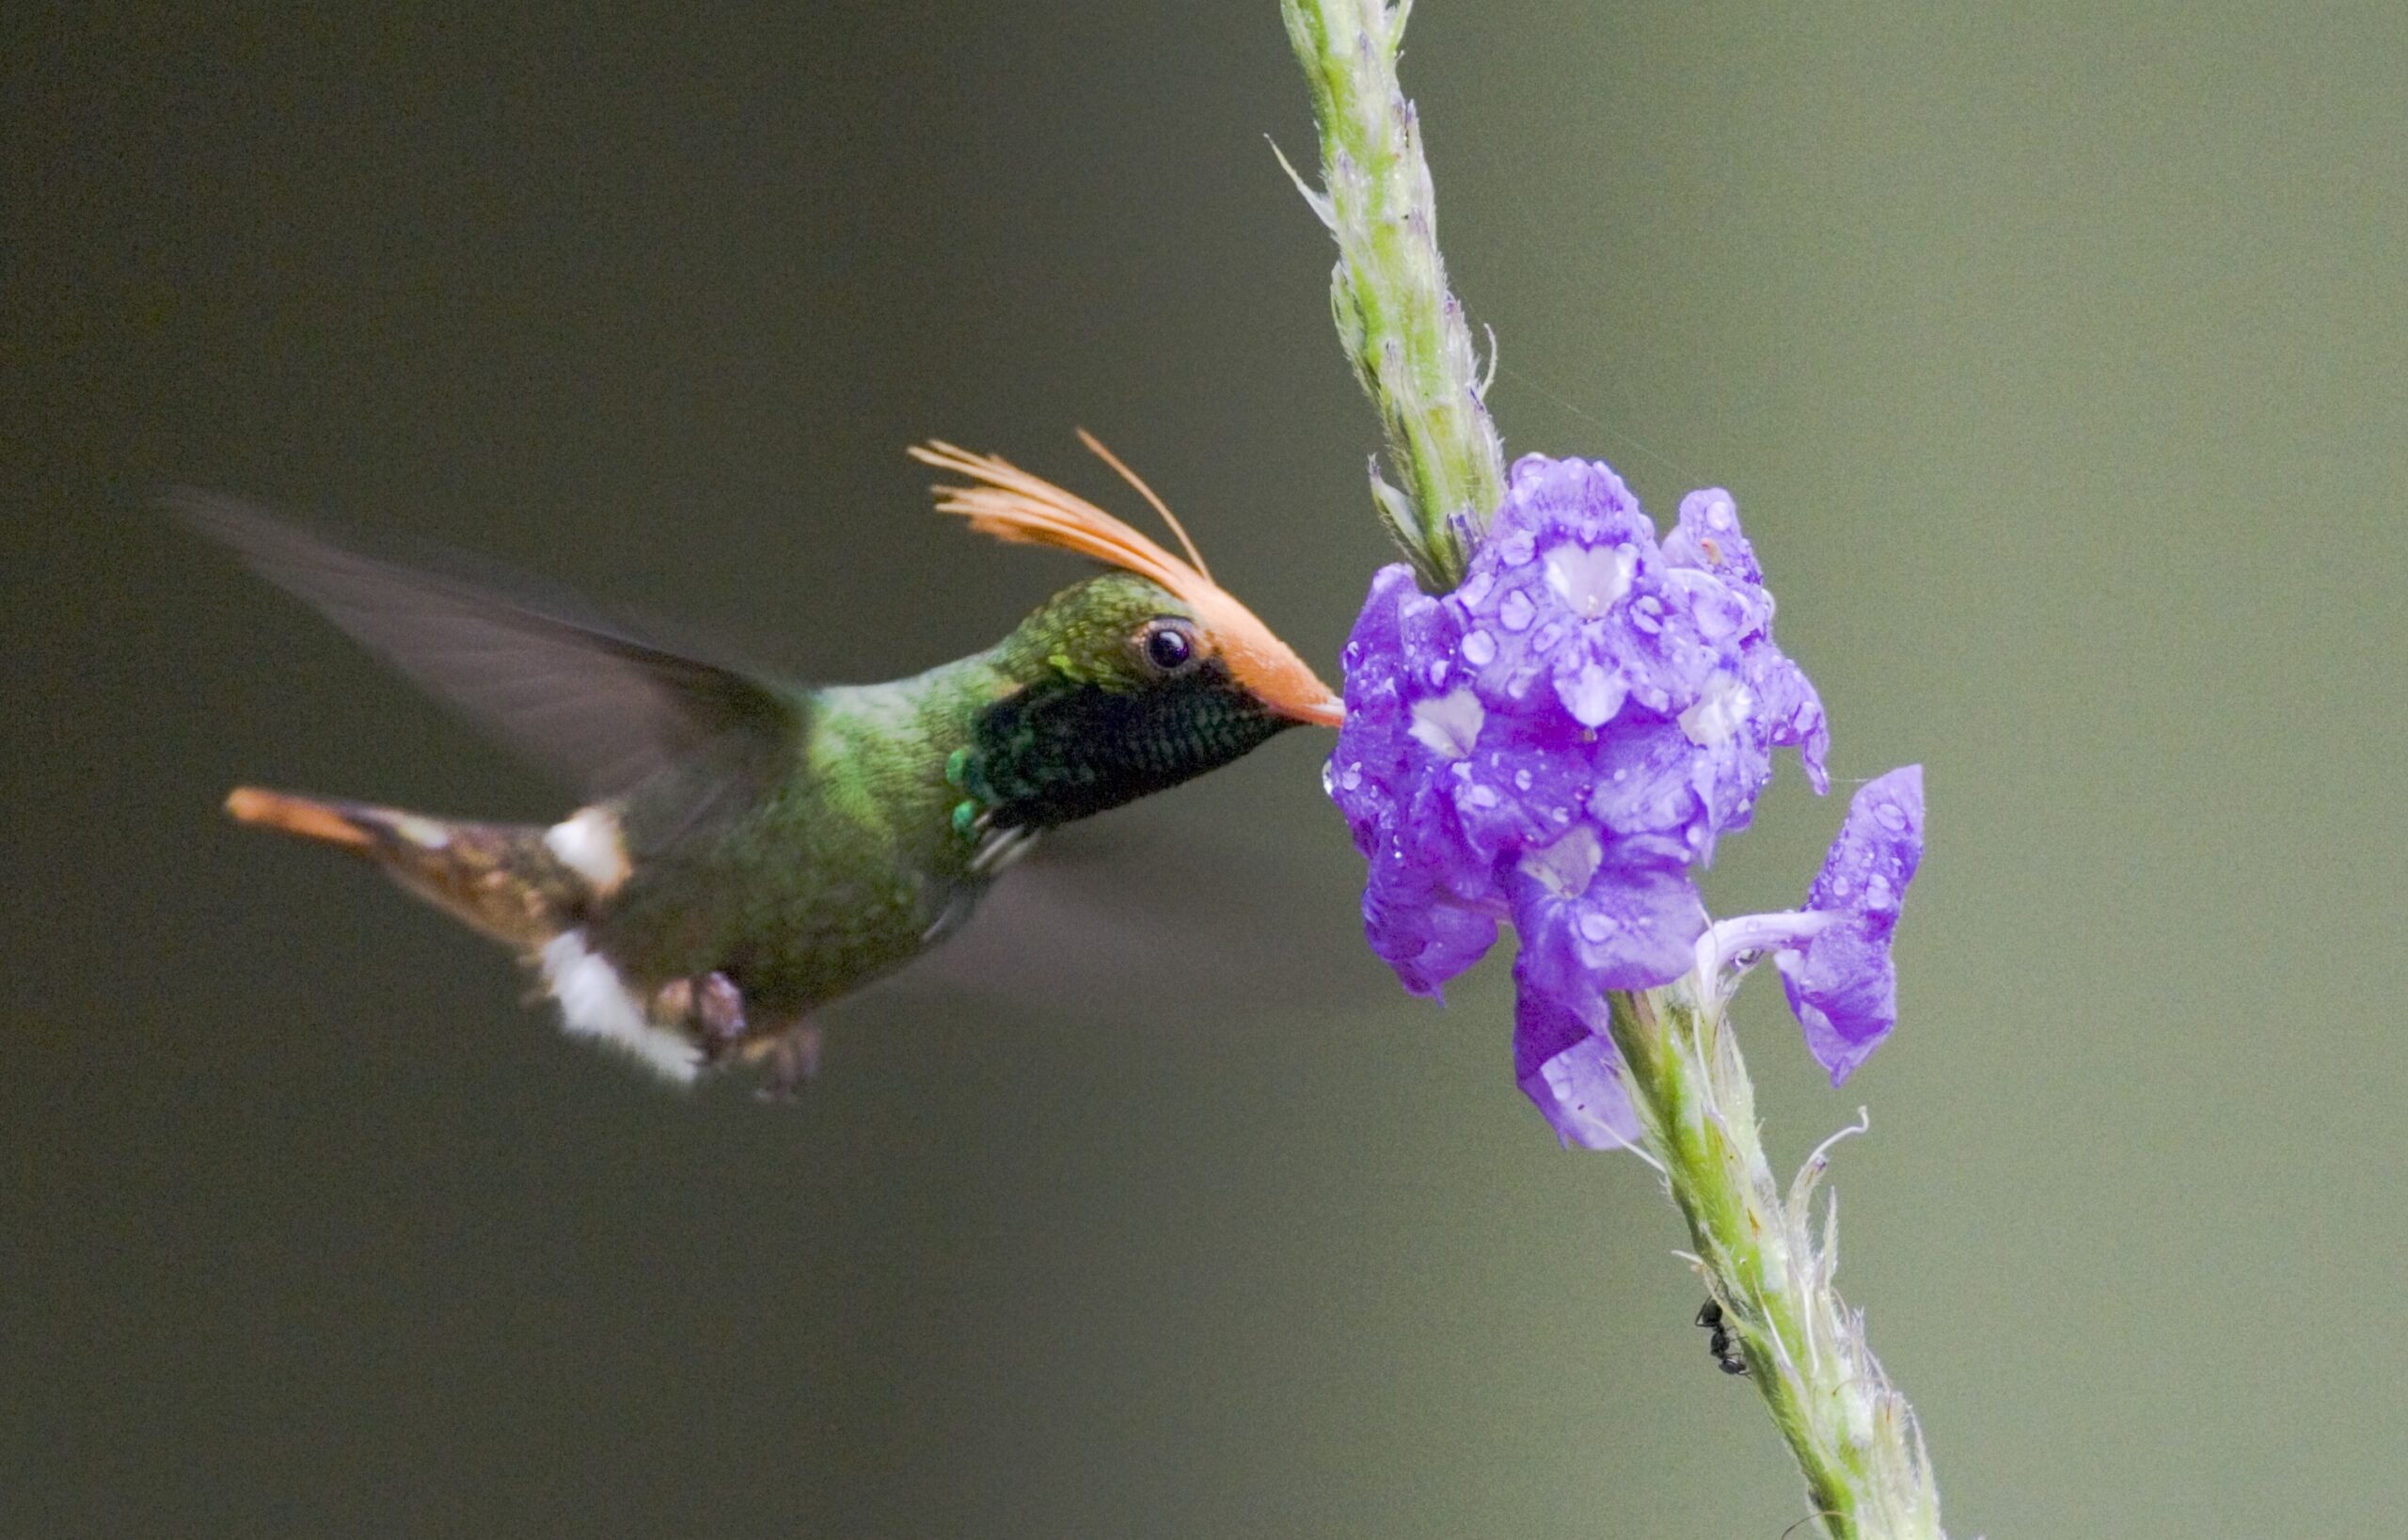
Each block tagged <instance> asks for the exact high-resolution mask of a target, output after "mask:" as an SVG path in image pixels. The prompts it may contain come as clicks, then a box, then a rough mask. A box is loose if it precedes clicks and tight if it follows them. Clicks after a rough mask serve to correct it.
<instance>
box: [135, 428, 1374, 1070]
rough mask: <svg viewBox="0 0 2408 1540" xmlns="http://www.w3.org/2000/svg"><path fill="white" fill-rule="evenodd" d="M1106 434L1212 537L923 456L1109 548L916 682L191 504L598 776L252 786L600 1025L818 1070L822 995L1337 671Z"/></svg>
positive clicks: (611, 1039)
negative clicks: (1232, 571)
mask: <svg viewBox="0 0 2408 1540" xmlns="http://www.w3.org/2000/svg"><path fill="white" fill-rule="evenodd" d="M1080 437H1081V438H1082V439H1083V440H1084V441H1085V443H1086V445H1087V447H1088V448H1089V449H1090V450H1092V451H1093V452H1095V453H1097V454H1098V455H1099V456H1101V458H1102V459H1103V460H1104V461H1105V463H1106V464H1108V465H1110V466H1111V467H1112V468H1113V469H1115V470H1116V471H1117V472H1118V473H1119V474H1120V475H1121V476H1123V477H1124V478H1126V479H1127V480H1128V482H1129V483H1130V484H1131V485H1132V486H1133V487H1135V488H1136V490H1137V491H1138V492H1139V494H1140V495H1142V496H1143V497H1144V498H1145V500H1147V501H1148V502H1149V504H1150V505H1151V506H1152V507H1153V508H1154V509H1155V510H1156V511H1157V512H1158V513H1160V514H1161V515H1162V516H1163V518H1164V522H1165V523H1167V524H1168V525H1169V527H1170V529H1171V531H1172V532H1174V533H1175V534H1176V535H1177V536H1178V538H1179V542H1180V546H1181V548H1183V549H1184V551H1185V552H1186V555H1185V557H1184V559H1182V558H1181V557H1179V556H1175V555H1173V554H1171V553H1170V552H1169V551H1167V550H1165V549H1164V548H1162V547H1161V546H1159V545H1157V544H1156V543H1155V542H1153V541H1152V540H1150V539H1149V538H1148V537H1147V536H1145V535H1143V534H1141V533H1139V532H1137V531H1136V530H1134V529H1133V528H1131V527H1130V526H1129V525H1127V524H1125V523H1123V522H1122V521H1121V520H1119V519H1117V518H1116V517H1114V516H1112V515H1110V514H1107V513H1105V512H1104V511H1103V510H1102V509H1101V508H1098V507H1096V506H1095V505H1094V504H1092V503H1090V502H1087V501H1086V500H1084V499H1082V498H1079V497H1077V496H1075V495H1073V494H1072V493H1069V492H1068V491H1065V490H1064V489H1062V488H1061V487H1058V486H1055V485H1054V484H1052V483H1050V482H1047V481H1044V480H1042V479H1041V478H1039V477H1037V476H1035V475H1032V474H1030V473H1029V472H1027V471H1024V470H1022V469H1021V468H1018V467H1017V466H1014V465H1012V464H1011V463H1010V462H1008V461H1006V460H1004V459H1001V458H999V457H996V456H993V455H986V454H974V453H971V452H967V451H964V450H960V449H957V448H955V447H954V446H953V445H950V444H947V443H943V442H942V441H933V440H932V441H931V442H929V443H927V444H926V445H917V446H913V448H912V449H911V453H912V454H913V455H914V456H915V457H916V458H918V459H920V460H921V461H923V462H925V463H927V464H928V465H931V466H934V467H936V468H939V469H941V470H945V471H949V472H952V473H955V474H957V475H958V476H961V477H964V478H966V479H967V482H968V484H948V485H940V486H938V487H936V488H935V489H934V490H935V491H936V493H937V496H938V501H937V506H938V508H939V509H940V510H941V511H943V512H945V513H950V514H958V515H960V516H964V517H966V518H967V519H968V520H969V522H970V525H971V527H972V528H973V529H974V530H977V531H980V532H985V533H988V534H991V535H995V536H997V537H1000V538H1002V539H1004V540H1006V541H1014V542H1022V543H1029V544H1037V545H1045V546H1053V547H1057V548H1064V549H1068V550H1071V551H1075V552H1078V553H1081V554H1083V555H1086V556H1089V557H1092V558H1095V559H1097V560H1098V561H1100V562H1101V563H1102V564H1104V566H1105V568H1106V570H1104V571H1103V572H1101V573H1099V574H1097V575H1096V576H1093V577H1090V578H1088V579H1085V580H1084V581H1081V582H1078V583H1074V584H1072V585H1071V586H1069V587H1068V588H1065V589H1063V590H1062V591H1061V592H1059V593H1057V594H1055V595H1053V596H1052V597H1051V598H1049V599H1047V600H1046V601H1045V602H1044V603H1042V604H1040V605H1038V607H1037V609H1036V610H1034V611H1031V612H1030V613H1029V615H1028V617H1027V618H1026V619H1025V620H1023V621H1022V622H1021V624H1020V625H1019V626H1018V627H1015V628H1014V629H1013V631H1012V632H1011V634H1010V635H1008V636H1006V637H1005V638H1004V639H1003V640H1002V641H1001V642H998V643H995V644H994V645H993V646H991V647H989V648H987V649H986V650H985V651H983V652H977V653H973V654H972V655H971V656H969V657H967V658H963V659H958V661H955V662H950V663H945V664H943V665H941V666H939V667H937V668H933V669H930V670H928V671H927V673H924V674H919V675H912V676H911V677H910V678H905V679H897V680H894V681H891V682H889V683H885V684H874V685H839V686H824V687H819V688H806V687H803V686H800V685H797V684H793V683H789V682H786V681H784V680H782V679H779V678H776V677H773V676H771V675H766V674H764V673H761V672H758V671H755V670H753V669H749V668H743V667H737V666H732V665H730V664H728V663H726V662H722V661H718V660H713V659H704V658H700V657H695V656H692V655H690V654H689V653H687V652H684V651H672V650H670V649H668V648H666V647H663V646H660V645H657V644H656V643H653V642H650V641H647V640H644V639H642V638H640V637H638V636H636V635H634V634H632V633H631V632H629V631H628V630H626V629H625V628H623V627H617V626H615V625H611V624H609V623H606V622H603V621H601V620H599V619H597V618H595V617H594V616H592V615H591V614H588V613H586V612H584V611H582V610H581V608H579V607H578V606H576V605H574V604H572V603H569V602H566V601H554V600H549V599H547V600H542V601H536V600H531V599H528V598H524V597H520V596H515V595H508V594H504V593H501V592H497V591H495V590H493V589H491V588H489V587H486V586H484V585H482V584H479V583H476V582H472V581H468V580H464V579H458V578H454V577H452V576H448V575H444V574H440V573H436V572H429V571H422V570H419V569H416V568H413V567H410V566H405V565H402V564H396V563H393V562H390V561H387V560H385V559H382V558H379V557H373V556H369V555H366V554H363V553H361V552H359V551H356V550H354V549H352V548H348V547H345V546H342V545H340V544H337V543H336V542H334V541H331V540H329V539H327V538H325V536H323V535H321V534H318V533H316V532H311V531H309V530H306V529H304V528H301V527H299V526H297V525H294V524H292V523H290V522H287V521H286V520H284V519H282V518H279V517H277V516H274V515H272V514H269V513H266V512H264V511H263V510H261V509H259V508H257V507H254V506H251V505H249V504H246V503H243V502H239V501H234V500H227V499H221V498H215V497H209V496H204V495H198V494H191V493H183V494H178V495H176V496H175V497H173V498H172V499H171V500H170V506H171V507H172V508H173V510H174V511H175V512H176V513H177V514H178V515H180V516H181V517H182V519H183V520H184V522H186V523H187V524H189V525H190V526H192V527H193V528H195V529H196V530H198V531H200V532H203V533H206V534H208V535H211V536H214V537H215V538H216V539H218V540H221V541H223V542H224V543H226V544H227V545H228V546H230V547H231V548H233V550H234V551H235V553H236V554H237V555H238V556H239V557H240V558H241V559H242V560H243V561H244V562H245V564H247V565H248V566H250V567H251V568H252V569H253V570H254V571H256V572H257V573H259V574H260V575H261V576H262V577H265V578H266V579H269V580H270V581H272V582H274V583H276V584H277V585H278V586H280V587H282V588H284V589H286V590H287V591H289V592H291V593H292V594H293V595H296V596H297V597H299V598H301V599H303V600H305V601H307V602H308V603H309V604H310V605H311V606H313V607H314V608H316V609H317V610H318V611H321V612H322V613H323V614H324V615H325V617H326V618H327V619H328V620H330V621H332V622H333V623H334V624H335V625H336V626H338V627H341V628H342V629H343V630H345V631H347V632H349V633H350V634H351V635H352V636H353V637H354V638H355V639H356V640H357V641H359V642H361V643H365V644H367V645H368V646H369V647H371V648H372V649H374V650H375V651H377V652H379V653H382V654H383V655H384V656H385V657H386V658H387V659H388V661H390V662H391V663H393V664H394V665H396V666H397V667H398V668H400V669H401V670H402V671H403V672H404V674H407V675H410V676H411V677H412V678H414V679H415V680H416V681H417V682H418V683H419V684H420V685H421V686H423V687H425V688H427V689H429V690H430V691H432V692H434V693H436V694H437V695H439V696H442V697H445V698H447V699H448V700H449V701H450V702H451V703H452V704H453V705H454V706H459V707H461V708H462V709H464V710H465V711H466V712H467V714H468V715H469V716H471V717H472V718H475V719H477V720H478V721H480V722H482V724H483V725H484V726H485V727H487V728H488V729H489V730H491V731H493V732H495V733H496V734H497V735H498V736H499V737H500V738H503V739H504V740H506V741H508V742H510V743H512V744H514V745H515V746H516V747H518V748H519V749H521V750H523V751H526V752H529V753H531V754H532V755H533V756H534V757H536V758H537V759H538V760H540V761H542V762H545V763H547V765H549V766H550V767H551V768H552V769H554V770H557V771H561V772H564V773H565V774H566V776H567V777H568V778H569V779H570V780H571V781H572V782H573V784H575V785H577V786H578V787H579V788H580V789H581V791H582V792H583V794H584V795H585V797H586V799H587V800H586V801H585V802H583V803H582V804H581V805H579V806H578V807H577V808H575V809H574V810H573V811H571V812H570V813H569V814H568V815H567V816H566V817H565V818H562V819H561V820H559V821H558V822H555V823H552V824H548V825H538V824H514V823H493V822H478V821H472V820H467V819H459V818H435V817H429V816H427V815H424V814H420V813H413V812H406V811H404V810H401V809H397V808H389V807H380V806H374V805H371V804H368V803H364V802H347V801H337V800H331V799H320V798H313V797H301V796H294V795H292V794H290V793H286V792H280V791H270V790H265V789H262V788H260V787H256V786H241V787H237V788H236V789H235V790H234V791H233V792H232V793H231V794H230V796H229V797H228V798H227V801H226V807H227V810H228V812H230V814H231V815H232V816H233V817H234V818H237V819H238V820H240V821H242V822H244V823H247V824H256V825H259V826H261V827H264V828H269V829H276V830H280V831H282V832H284V833H287V834H297V835H302V836H305V837H308V838H311V839H316V840H322V841H325V842H326V843H328V844H332V845H335V846H338V847H341V848H342V849H347V850H350V851H352V852H354V853H355V854H357V855H359V856H362V857H365V858H366V859H367V860H369V861H370V862H372V863H373V864H374V865H377V866H379V867H381V868H382V869H383V870H384V871H385V872H386V873H387V874H388V876H390V877H391V878H393V879H394V880H395V881H398V882H399V883H400V884H401V885H402V886H403V887H404V888H405V889H407V890H408V891H410V892H411V893H414V894H416V895H417V896H418V897H421V898H424V899H427V900H429V901H430V902H432V903H434V904H435V905H436V906H437V907H438V908H440V909H442V910H444V911H445V912H447V913H451V914H452V915H453V916H455V917H457V918H458V919H460V920H463V921H465V922H466V923H467V924H468V925H469V926H471V927H473V928H474V929H478V930H480V931H483V933H485V934H486V935H488V936H491V937H493V938H495V939H497V940H499V941H501V942H503V943H505V944H506V945H510V946H512V947H514V948H515V949H516V951H517V952H518V954H519V956H520V958H521V960H522V961H525V962H526V963H527V965H528V966H529V967H530V968H531V969H532V970H533V971H534V973H535V974H536V975H537V976H539V977H540V979H541V981H542V985H543V989H544V992H546V993H548V994H549V995H550V996H551V997H552V998H553V999H554V1000H555V1001H556V1002H558V1004H559V1006H560V1009H561V1017H562V1026H563V1027H564V1029H565V1030H566V1031H567V1032H568V1033H569V1034H571V1035H572V1036H578V1037H586V1038H592V1039H594V1040H599V1041H602V1042H604V1043H607V1044H610V1045H613V1046H616V1047H618V1048H620V1049H622V1050H625V1051H626V1052H627V1053H628V1054H630V1055H632V1056H634V1057H635V1058H636V1059H638V1060H639V1061H641V1062H642V1063H643V1064H646V1065H649V1066H650V1067H651V1068H653V1069H654V1070H656V1071H657V1072H660V1073H661V1074H663V1075H664V1076H666V1077H668V1078H670V1079H672V1080H674V1081H678V1082H689V1081H691V1080H693V1079H694V1078H695V1077H696V1076H697V1075H698V1074H700V1073H701V1072H704V1071H705V1070H708V1069H712V1068H715V1067H719V1066H723V1065H727V1064H730V1063H736V1062H744V1063H753V1064H758V1065H761V1066H762V1067H763V1068H764V1069H765V1070H766V1071H767V1072H768V1076H769V1082H770V1087H771V1088H772V1089H773V1090H777V1091H787V1090H791V1089H792V1088H793V1087H794V1086H795V1084H796V1083H797V1082H798V1081H800V1079H802V1078H804V1077H807V1076H808V1075H810V1074H811V1073H813V1072H815V1071H816V1064H817V1056H818V1051H819V1040H820V1039H819V1030H818V1028H817V1027H816V1025H815V1024H814V1022H813V1013H814V1012H815V1011H816V1010H817V1009H818V1008H820V1007H822V1006H824V1005H826V1004H828V1003H829V1002H830V1001H832V1000H835V999H837V998H839V997H841V996H843V995H846V994H848V993H850V992H853V991H855V990H857V989H860V988H861V987H863V985H865V984H868V983H870V982H872V981H873V980H876V979H878V978H880V977H882V976H886V975H888V974H891V973H893V972H895V970H897V969H899V968H901V967H903V966H904V965H905V964H907V963H909V962H911V961H912V960H913V959H915V958H917V957H919V956H920V955H921V954H922V953H924V952H926V951H927V950H928V949H929V948H930V947H932V946H934V945H937V944H938V943H939V942H941V941H943V939H944V938H945V937H946V936H947V935H948V934H950V933H951V932H952V931H954V930H955V929H957V928H958V927H959V925H960V924H961V923H962V921H963V920H965V919H966V918H967V917H968V916H969V914H970V913H971V911H972V910H973V908H974V906H975V905H976V904H977V903H978V901H979V900H980V898H981V897H983V896H984V895H985V894H986V893H987V891H988V889H989V887H990V884H991V883H992V882H993V881H994V880H995V878H996V876H997V874H998V873H1000V872H1002V871H1003V870H1004V869H1005V868H1006V866H1008V865H1010V864H1011V863H1012V862H1014V861H1015V860H1017V859H1018V858H1020V857H1021V856H1022V855H1024V854H1025V853H1027V851H1028V850H1029V849H1030V848H1031V846H1032V845H1033V843H1034V842H1035V841H1036V839H1037V838H1038V835H1040V834H1043V833H1044V832H1045V831H1047V830H1049V829H1054V828H1056V827H1059V826H1061V825H1063V824H1067V823H1069V822H1072V821H1074V820H1077V819H1080V818H1086V817H1088V816H1090V815H1092V814H1096V813H1101V812H1103V811H1105V810H1106V809H1109V808H1113V807H1117V806H1119V805H1121V804H1122V803H1125V802H1131V801H1133V800H1134V799H1136V798H1139V797H1144V796H1147V795H1149V793H1152V792H1156V791H1160V790H1163V789H1164V788H1166V787H1169V786H1176V785H1178V784H1179V783H1180V782H1182V781H1185V780H1188V779H1190V778H1192V777H1194V776H1196V775H1200V774H1202V773H1204V772H1205V771H1207V770H1214V769H1217V768H1218V767H1220V766H1223V765H1226V764H1228V763H1229V762H1230V761H1232V760H1234V759H1236V758H1238V757H1239V756H1241V755H1243V754H1246V753H1247V752H1248V751H1250V750H1252V749H1254V748H1255V747H1257V746H1258V745H1259V744H1261V743H1262V742H1264V741H1265V740H1267V739H1268V738H1271V737H1272V736H1273V735H1274V734H1275V733H1278V732H1280V731H1282V730H1284V729H1286V728H1288V727H1291V726H1293V725H1295V724H1297V723H1299V722H1313V723H1319V724H1323V725H1335V724H1337V722H1339V720H1340V717H1341V715H1342V707H1341V706H1340V705H1339V701H1338V698H1337V697H1336V696H1335V695H1333V694H1332V693H1331V691H1330V690H1329V688H1328V687H1327V686H1326V685H1324V684H1323V683H1322V682H1321V680H1320V679H1318V678H1317V677H1315V676H1314V674H1313V672H1312V670H1311V669H1310V668H1308V667H1307V665H1306V664H1305V663H1304V662H1303V660H1302V659H1298V658H1297V656H1296V655H1295V653H1294V652H1293V651H1291V649H1290V648H1289V647H1288V645H1287V644H1286V643H1283V642H1281V641H1280V640H1279V639H1278V637H1277V636H1275V635H1274V634H1273V632H1272V631H1271V629H1270V628H1269V627H1266V626H1265V625H1264V624H1263V623H1262V622H1261V621H1260V620H1259V619H1257V618H1256V617H1255V615H1254V614H1253V613H1252V612H1251V611H1248V610H1247V609H1246V608H1245V607H1244V605H1243V604H1241V603H1239V602H1238V600H1237V599H1236V598H1235V597H1233V596H1232V595H1230V594H1229V593H1228V591H1227V590H1225V589H1223V588H1222V587H1221V586H1220V585H1219V584H1218V583H1216V582H1214V581H1213V580H1212V575H1211V572H1210V570H1209V569H1208V568H1207V567H1206V566H1205V564H1204V562H1203V560H1202V558H1201V557H1200V556H1199V555H1197V553H1196V548H1195V545H1194V543H1193V542H1192V541H1190V540H1189V539H1188V538H1187V532H1186V531H1185V530H1184V529H1183V528H1181V527H1180V523H1179V521H1178V519H1177V518H1176V517H1174V516H1172V515H1171V513H1170V510H1169V509H1168V508H1167V507H1165V506H1164V503H1163V501H1162V500H1161V499H1159V498H1157V497H1156V496H1155V495H1154V494H1153V492H1152V490H1151V489H1150V488H1149V487H1148V486H1147V485H1146V484H1145V483H1144V482H1142V481H1140V480H1139V479H1138V478H1137V477H1136V475H1135V474H1134V473H1133V472H1132V471H1130V470H1129V468H1127V467H1126V466H1123V465H1122V464H1121V463H1120V462H1119V461H1118V460H1117V458H1115V457H1114V456H1113V454H1112V453H1111V452H1110V451H1108V450H1106V449H1105V448H1104V447H1103V446H1102V445H1101V443H1099V442H1097V441H1096V440H1095V439H1094V438H1093V437H1091V436H1089V435H1087V434H1086V433H1085V432H1084V431H1082V432H1081V434H1080Z"/></svg>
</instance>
